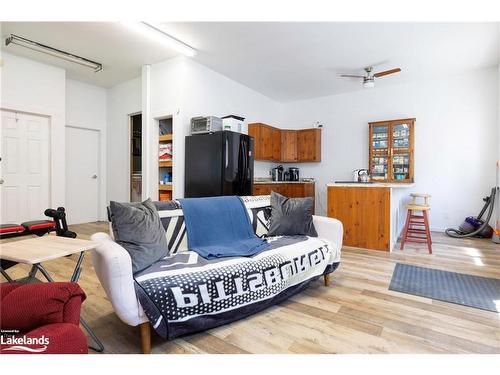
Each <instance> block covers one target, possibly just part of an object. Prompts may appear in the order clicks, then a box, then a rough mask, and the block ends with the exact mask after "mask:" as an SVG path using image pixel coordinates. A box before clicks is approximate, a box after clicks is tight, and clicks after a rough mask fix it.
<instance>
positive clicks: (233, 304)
mask: <svg viewBox="0 0 500 375" xmlns="http://www.w3.org/2000/svg"><path fill="white" fill-rule="evenodd" d="M268 241H269V247H268V248H267V249H265V250H264V251H262V252H260V253H258V254H256V255H254V256H252V257H232V258H216V259H205V258H203V257H201V256H200V255H198V254H197V253H195V252H193V251H183V252H180V253H176V254H174V255H171V256H169V257H166V258H164V259H163V260H161V261H159V262H157V263H155V264H154V265H152V266H151V267H149V268H147V269H145V270H143V271H141V272H139V273H137V274H135V275H134V278H135V281H136V290H137V296H138V298H139V301H140V303H141V305H142V307H143V309H144V312H145V313H146V315H147V317H148V318H149V320H150V322H151V324H152V325H153V327H154V329H155V330H156V331H157V332H158V334H159V335H160V336H162V337H164V338H168V339H171V338H174V337H177V336H180V335H184V334H188V333H193V332H197V331H201V330H206V329H209V328H213V327H216V326H219V325H222V324H226V323H229V322H232V321H235V320H238V319H241V318H244V317H246V316H248V315H251V314H254V313H255V312H257V311H260V310H262V309H265V308H267V307H269V306H272V305H274V304H276V303H279V302H281V301H283V300H285V299H286V298H288V297H290V296H291V295H293V294H295V293H298V292H300V291H301V290H303V289H304V288H306V287H307V285H308V284H309V283H310V282H311V281H312V280H314V279H315V278H317V277H318V276H321V275H323V274H325V273H328V272H332V271H333V270H334V269H335V268H336V267H337V266H338V262H339V250H340V249H336V248H335V247H334V245H332V244H331V243H330V242H328V241H326V240H323V239H319V238H316V237H314V238H313V237H305V236H293V237H270V238H269V239H268Z"/></svg>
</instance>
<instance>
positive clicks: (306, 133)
mask: <svg viewBox="0 0 500 375" xmlns="http://www.w3.org/2000/svg"><path fill="white" fill-rule="evenodd" d="M297 159H298V161H302V162H310V161H313V162H314V161H321V129H302V130H298V131H297Z"/></svg>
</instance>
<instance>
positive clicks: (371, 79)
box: [340, 66, 401, 88]
mask: <svg viewBox="0 0 500 375" xmlns="http://www.w3.org/2000/svg"><path fill="white" fill-rule="evenodd" d="M372 71H373V67H372V66H367V67H366V68H365V72H366V75H364V76H361V75H356V74H341V75H340V76H341V77H346V78H363V87H366V88H371V87H375V78H379V77H383V76H386V75H389V74H393V73H399V72H400V71H401V69H400V68H394V69H389V70H384V71H382V72H378V73H372Z"/></svg>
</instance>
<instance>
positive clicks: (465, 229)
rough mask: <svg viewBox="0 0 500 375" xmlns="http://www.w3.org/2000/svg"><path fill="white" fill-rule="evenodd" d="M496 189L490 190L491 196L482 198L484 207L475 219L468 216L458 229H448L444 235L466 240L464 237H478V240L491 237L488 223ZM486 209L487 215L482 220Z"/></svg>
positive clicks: (491, 230) (491, 213) (491, 232)
mask: <svg viewBox="0 0 500 375" xmlns="http://www.w3.org/2000/svg"><path fill="white" fill-rule="evenodd" d="M496 192H497V188H496V187H494V188H492V189H491V194H490V195H489V196H487V197H485V198H483V201H484V202H485V203H484V206H483V208H482V209H481V212H479V215H477V217H474V216H469V217H467V218H466V219H465V221H464V222H463V223H462V224H460V226H459V227H458V229H454V228H448V229H446V230H445V233H446V234H447V235H448V236H450V237H454V238H466V237H480V238H491V237H492V236H493V228H492V227H491V226H490V225H489V224H488V223H489V222H490V219H491V216H492V215H493V210H494V208H495V197H496ZM487 209H488V214H487V215H486V219H485V220H483V215H484V213H485V212H486V210H487Z"/></svg>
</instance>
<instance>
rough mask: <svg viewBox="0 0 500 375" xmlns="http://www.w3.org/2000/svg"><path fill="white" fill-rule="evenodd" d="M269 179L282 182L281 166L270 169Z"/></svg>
mask: <svg viewBox="0 0 500 375" xmlns="http://www.w3.org/2000/svg"><path fill="white" fill-rule="evenodd" d="M271 179H272V180H273V181H283V166H282V165H278V166H277V167H276V168H273V169H271Z"/></svg>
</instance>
